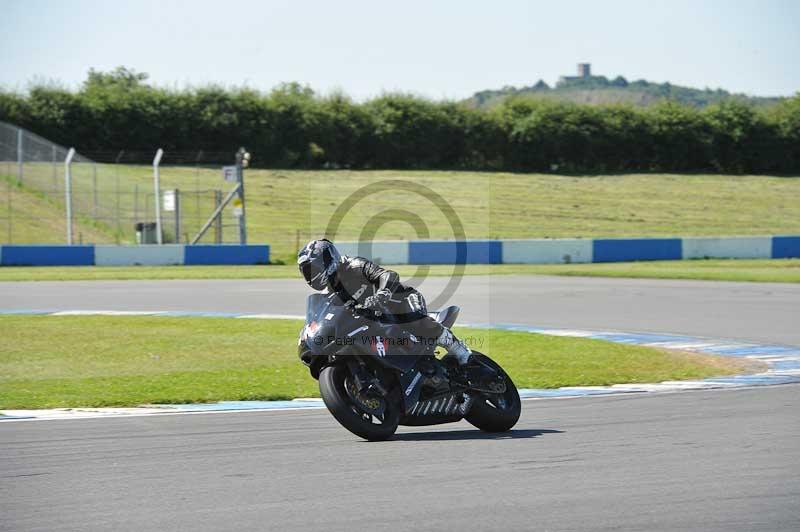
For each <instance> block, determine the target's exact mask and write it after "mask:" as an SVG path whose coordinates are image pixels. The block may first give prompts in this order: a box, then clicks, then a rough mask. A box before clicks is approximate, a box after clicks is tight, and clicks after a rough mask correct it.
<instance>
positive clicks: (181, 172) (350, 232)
mask: <svg viewBox="0 0 800 532" xmlns="http://www.w3.org/2000/svg"><path fill="white" fill-rule="evenodd" d="M29 166H30V168H28V167H26V172H27V173H26V176H27V177H26V179H27V181H26V183H28V185H27V186H29V187H31V188H35V187H39V188H40V189H48V187H49V189H52V187H53V172H52V168H51V167H50V166H48V165H39V166H36V165H34V164H31V165H29ZM74 173H75V176H74V178H73V180H74V185H73V188H74V191H75V210H76V212H78V213H81V214H84V215H87V216H88V215H91V214H92V213H95V212H96V213H98V216H99V217H101V218H102V219H103V222H104V224H105V226H106V227H108V228H114V230H115V231H116V230H117V229H118V230H119V231H121V232H123V234H124V238H123V241H127V242H132V241H133V223H134V221H145V220H151V221H152V218H153V216H152V212H150V211H152V206H151V203H152V198H151V197H149V196H148V194H149V193H150V191H152V169H151V168H150V167H149V166H129V165H99V166H98V171H97V179H96V180H95V176H94V173H93V172H91V171H90V169H89V168H82V167H81V165H78V167H77V168H76V169H75V172H74ZM246 176H247V177H246V182H247V214H248V219H247V223H248V236H249V240H250V241H251V242H267V243H269V244H271V245H272V252H273V257H275V258H277V259H284V260H285V259H289V258H291V256H292V255H293V254H294V253H296V249H297V244H298V242H300V243H302V242H305V241H306V240H308V239H310V238H312V237H317V236H319V235H321V234H323V233H324V230H325V228H326V226H327V224H328V220H329V218H330V217H331V215H332V214H333V212H334V210H335V209H336V208H337V207H338V206H339V205H340V204H341V203H342V202H343V201H344V199H345V198H346V197H347V196H348V195H349V194H351V193H352V192H354V191H356V190H358V189H359V188H360V187H363V186H365V185H367V184H370V183H374V182H376V181H381V180H387V179H392V180H398V179H402V180H406V181H410V182H413V183H414V184H416V185H422V186H425V187H428V188H429V189H431V190H433V191H435V192H436V193H438V194H440V195H441V196H442V197H444V198H445V199H446V200H447V202H448V204H449V205H450V206H451V207H452V208H453V210H454V211H455V212H456V214H457V215H458V216H459V218H460V219H461V221H462V222H463V224H464V230H465V234H466V236H467V238H473V239H475V238H540V237H550V238H560V237H586V238H589V237H603V236H605V237H621V236H676V235H677V236H705V235H714V236H719V235H762V234H800V179H796V178H786V177H767V176H730V175H675V174H627V175H606V176H559V175H549V174H548V175H543V174H513V173H487V172H445V171H359V172H356V171H345V170H337V171H333V170H330V171H301V170H295V171H291V170H248V171H247V174H246ZM95 182H97V187H98V189H99V191H98V193H97V194H94V183H95ZM161 186H162V188H163V189H171V188H178V189H180V190H182V191H191V190H200V189H203V190H211V189H227V188H229V187H230V184H229V183H224V182H223V181H222V179H221V176H220V171H219V169H206V168H187V167H164V168H163V169H162V171H161ZM117 191H119V192H120V194H119V195H117V194H116V192H117ZM95 197H97V201H98V203H97V204H95V203H94V198H95ZM212 197H213V195H210V193H202V194H194V195H191V194H189V195H187V196H186V198H185V199H184V201H183V205H182V209H183V212H184V218H185V219H184V223H183V226H184V227H183V230H182V232H183V233H186V234H188V235H189V236H192V235H193V234H194V233H195V232H196V231H197V229H199V227H200V226H201V225H202V223H203V222H204V221H205V219H206V218H207V217H208V215H209V214H210V213H211V211H212V210H213V201H212ZM117 198H119V201H117ZM410 198H413V200H411V199H410ZM55 199H56V200H60V195H58V196H56V197H55ZM398 202H400V203H402V205H399V207H402V208H403V209H410V210H411V211H413V212H414V213H416V214H419V215H420V216H421V218H422V219H423V220H424V222H425V226H426V228H427V231H428V233H429V234H428V237H429V238H449V239H452V238H453V231H452V228H451V226H450V223H449V221H448V219H447V218H446V217H444V216H442V215H441V214H440V213H438V212H437V209H436V208H434V207H431V206H428V203H427V200H424V199H420V198H419V197H418V196H415V195H414V194H413V193H412V194H411V195H410V196H409V197H406V196H404V195H399V194H394V193H387V194H377V195H373V196H370V197H369V200H368V201H362V202H360V203H359V204H358V208H356V209H353V210H352V211H351V212H350V213H349V214H348V215H347V216H345V217H344V218H343V219H342V220H341V225H340V228H339V232H338V233H337V235H336V236H337V238H338V239H339V240H345V239H352V240H356V239H358V236H359V235H360V233H361V230H362V229H363V228H364V226H365V223H366V221H367V220H370V219H372V218H373V217H374V216H376V218H375V219H374V220H373V222H377V225H375V226H374V227H377V228H379V231H378V233H377V235H376V238H378V239H388V240H397V239H409V238H415V237H416V235H415V234H414V230H412V229H411V228H410V227H409V225H408V224H407V223H401V222H397V221H389V220H390V219H391V218H392V217H393V216H389V214H390V213H389V212H387V211H388V210H390V209H395V211H396V210H397V208H398ZM148 209H149V210H148ZM50 210H51V211H52V216H51V218H53V220H54V222H53V223H55V224H56V225H57V226H59V227H63V222H62V221H63V215H62V213H61V212H57V210H56V209H50ZM395 214H397V213H396V212H395ZM224 220H225V223H226V224H229V225H230V224H232V222H233V219H232V218H231V215H230V213H228V212H226V214H225V215H224ZM384 221H385V222H386V223H385V224H382V222H384ZM164 223H165V227H166V231H167V232H168V233H169V232H170V231H171V230H172V229H171V227H172V226H171V224H172V219H171V216H170V215H168V214H165V220H164ZM14 227H15V228H16V225H15V226H14ZM234 230H235V229H234V228H233V227H232V226H231V227H226V228H225V238H226V239H228V241H230V239H231V238H232V237H233V235H234ZM52 234H53V235H54V238H56V240H55V241H56V242H61V241H63V231H55V232H53V233H52ZM91 235H92V236H91V238H92V239H94V240H92V239H90V236H89V234H88V233H87V235H86V236H85V237H84V241H86V242H97V243H102V242H114V241H115V240H116V233H115V234H111V233H110V232H109V233H108V234H107V235H105V236H103V235H100V234H98V233H97V232H96V231H94V232H92V233H91ZM210 238H211V235H208V236H207V238H206V240H204V241H210V240H209V239H210ZM16 241H20V240H16ZM39 241H41V240H39Z"/></svg>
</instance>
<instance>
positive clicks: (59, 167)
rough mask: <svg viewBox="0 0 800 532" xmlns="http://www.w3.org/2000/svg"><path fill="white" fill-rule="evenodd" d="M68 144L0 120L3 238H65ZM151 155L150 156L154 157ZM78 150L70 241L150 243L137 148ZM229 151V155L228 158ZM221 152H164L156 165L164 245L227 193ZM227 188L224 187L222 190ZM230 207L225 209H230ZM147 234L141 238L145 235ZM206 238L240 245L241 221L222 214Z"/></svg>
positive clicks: (147, 182)
mask: <svg viewBox="0 0 800 532" xmlns="http://www.w3.org/2000/svg"><path fill="white" fill-rule="evenodd" d="M67 153H68V149H67V148H65V147H63V146H59V145H57V144H55V143H53V142H50V141H48V140H47V139H44V138H42V137H40V136H38V135H36V134H34V133H31V132H30V131H27V130H24V129H21V128H19V127H16V126H14V125H12V124H7V123H4V122H0V243H5V244H14V243H17V244H19V243H66V242H67V215H66V210H67V209H66V201H65V198H66V189H65V182H66V180H65V173H66V168H65V159H66V157H67ZM153 155H155V150H153V154H151V155H150V160H152V157H153ZM95 156H96V157H98V158H99V159H100V160H101V161H104V162H98V161H97V160H94V159H90V158H88V157H86V156H85V155H82V154H75V156H74V159H73V161H72V165H71V197H72V201H71V207H72V214H73V227H72V229H73V236H74V238H73V241H74V243H98V244H99V243H116V244H136V243H148V242H152V241H153V240H154V238H153V237H154V236H155V232H154V231H152V232H149V231H147V230H145V231H140V232H139V234H138V235H137V227H138V228H140V229H141V228H144V229H147V228H149V227H151V225H149V224H154V223H155V221H156V215H155V189H154V186H153V168H152V167H150V166H143V165H142V166H132V165H130V164H129V163H130V162H132V161H136V162H141V161H142V160H143V158H144V157H145V154H144V153H143V152H141V151H138V152H131V151H126V150H119V151H116V152H101V153H97V154H95ZM231 156H232V154H227V157H228V161H230V159H231ZM224 157H225V154H218V153H205V152H202V151H198V152H193V153H180V154H169V153H168V154H166V157H165V158H164V162H163V163H162V164H163V168H162V169H161V198H160V199H161V207H162V208H161V211H162V212H161V216H162V234H163V242H165V243H172V242H184V243H186V242H189V241H190V240H191V239H192V237H194V235H195V234H196V233H197V232H198V231H199V230H200V228H201V227H202V226H203V224H204V223H205V222H206V221H207V220H208V218H209V216H210V215H211V213H212V212H214V210H215V209H216V208H217V206H218V205H219V204H220V203H221V201H222V199H223V197H224V196H225V191H224V190H223V187H225V184H224V182H222V180H221V178H220V177H219V176H220V171H219V166H217V165H216V164H215V163H217V162H218V161H224ZM226 188H227V187H226ZM231 208H232V207H226V209H231ZM143 239H144V240H143ZM200 242H203V243H227V242H238V225H237V224H236V223H235V219H234V217H233V216H231V215H225V214H224V215H223V216H221V217H220V218H219V220H217V221H216V222H215V223H214V224H213V225H212V227H211V229H210V230H209V231H207V232H206V234H205V235H204V237H203V238H202V239H201V240H200Z"/></svg>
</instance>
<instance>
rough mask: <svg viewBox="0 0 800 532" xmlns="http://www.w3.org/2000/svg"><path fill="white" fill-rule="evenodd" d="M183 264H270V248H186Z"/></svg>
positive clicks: (236, 246)
mask: <svg viewBox="0 0 800 532" xmlns="http://www.w3.org/2000/svg"><path fill="white" fill-rule="evenodd" d="M183 263H184V264H186V265H187V266H188V265H220V264H269V246H257V245H244V246H241V245H235V244H222V245H195V246H186V247H185V248H184V260H183Z"/></svg>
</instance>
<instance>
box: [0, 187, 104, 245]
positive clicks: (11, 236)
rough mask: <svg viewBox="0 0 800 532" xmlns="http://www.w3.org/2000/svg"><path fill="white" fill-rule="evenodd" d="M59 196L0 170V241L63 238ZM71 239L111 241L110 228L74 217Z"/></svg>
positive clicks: (48, 241)
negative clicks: (42, 190) (72, 237)
mask: <svg viewBox="0 0 800 532" xmlns="http://www.w3.org/2000/svg"><path fill="white" fill-rule="evenodd" d="M61 199H62V198H61V197H60V196H57V195H51V194H49V193H45V192H41V191H39V190H34V189H31V188H28V187H25V186H19V185H18V184H17V183H16V179H15V178H14V177H12V176H11V175H10V174H5V175H4V174H3V173H2V172H0V243H3V244H54V243H55V244H59V243H64V242H65V240H66V227H65V218H66V214H65V212H64V208H63V202H61ZM73 230H74V234H75V242H76V243H80V242H86V243H97V244H113V243H115V242H117V237H116V236H115V235H114V234H113V232H112V231H111V230H109V229H108V228H106V227H104V226H102V225H101V224H98V223H96V222H93V221H92V220H90V219H88V218H85V217H80V216H76V218H75V219H74V227H73Z"/></svg>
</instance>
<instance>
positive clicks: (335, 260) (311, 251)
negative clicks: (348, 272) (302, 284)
mask: <svg viewBox="0 0 800 532" xmlns="http://www.w3.org/2000/svg"><path fill="white" fill-rule="evenodd" d="M341 260H342V256H341V255H340V254H339V250H338V249H336V246H334V245H333V242H331V241H330V240H328V239H327V238H323V239H321V240H312V241H311V242H309V243H308V244H306V245H305V247H304V248H303V249H301V250H300V253H298V254H297V265H298V266H299V267H300V273H302V274H303V278H305V280H306V282H307V283H308V286H310V287H311V288H313V289H314V290H324V289H325V288H327V287H328V286H329V285H330V284H332V282H333V280H334V278H335V274H336V270H337V269H338V268H339V262H341Z"/></svg>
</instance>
